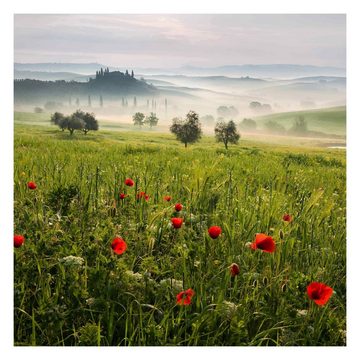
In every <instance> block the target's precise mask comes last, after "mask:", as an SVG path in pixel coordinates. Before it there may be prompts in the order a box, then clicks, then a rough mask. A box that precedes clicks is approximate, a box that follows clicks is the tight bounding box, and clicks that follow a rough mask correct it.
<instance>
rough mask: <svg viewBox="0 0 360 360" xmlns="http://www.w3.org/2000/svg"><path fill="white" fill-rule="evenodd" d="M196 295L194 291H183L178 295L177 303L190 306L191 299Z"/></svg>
mask: <svg viewBox="0 0 360 360" xmlns="http://www.w3.org/2000/svg"><path fill="white" fill-rule="evenodd" d="M194 295H195V291H194V290H193V289H187V290H185V291H181V292H179V293H178V294H177V295H176V303H177V304H178V305H190V304H191V299H192V297H193V296H194Z"/></svg>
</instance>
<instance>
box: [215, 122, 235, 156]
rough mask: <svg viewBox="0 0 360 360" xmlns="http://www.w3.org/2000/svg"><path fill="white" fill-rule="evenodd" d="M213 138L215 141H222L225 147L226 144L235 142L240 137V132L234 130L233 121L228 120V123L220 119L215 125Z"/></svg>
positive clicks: (226, 146)
mask: <svg viewBox="0 0 360 360" xmlns="http://www.w3.org/2000/svg"><path fill="white" fill-rule="evenodd" d="M215 138H216V141H217V142H223V143H224V145H225V149H227V148H228V144H229V143H231V144H237V143H238V142H239V139H240V134H239V133H238V132H237V130H236V125H235V123H234V121H232V120H230V121H229V122H228V123H226V122H224V121H220V122H218V123H217V124H216V126H215Z"/></svg>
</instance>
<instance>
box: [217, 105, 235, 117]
mask: <svg viewBox="0 0 360 360" xmlns="http://www.w3.org/2000/svg"><path fill="white" fill-rule="evenodd" d="M216 111H217V113H218V115H219V116H221V117H224V118H231V117H232V118H234V117H236V116H238V114H239V111H238V110H237V109H236V107H234V106H229V107H227V106H219V107H218V108H217V110H216Z"/></svg>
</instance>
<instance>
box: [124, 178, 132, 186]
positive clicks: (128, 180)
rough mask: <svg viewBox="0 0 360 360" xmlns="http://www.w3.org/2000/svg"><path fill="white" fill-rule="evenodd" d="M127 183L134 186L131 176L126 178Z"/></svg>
mask: <svg viewBox="0 0 360 360" xmlns="http://www.w3.org/2000/svg"><path fill="white" fill-rule="evenodd" d="M125 185H126V186H134V180H133V179H130V178H128V179H126V180H125Z"/></svg>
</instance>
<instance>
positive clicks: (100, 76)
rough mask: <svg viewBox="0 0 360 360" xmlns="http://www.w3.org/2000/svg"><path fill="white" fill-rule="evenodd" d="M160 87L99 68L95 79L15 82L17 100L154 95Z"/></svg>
mask: <svg viewBox="0 0 360 360" xmlns="http://www.w3.org/2000/svg"><path fill="white" fill-rule="evenodd" d="M157 93H158V90H157V88H156V87H154V86H153V85H150V84H148V83H146V82H145V81H144V80H138V79H136V78H135V76H134V72H133V71H132V72H131V74H129V73H128V71H126V72H125V73H122V72H120V71H112V72H110V71H109V69H105V70H104V69H100V71H98V72H97V73H96V76H95V78H94V79H92V78H89V80H88V81H87V82H77V81H65V80H57V81H41V80H32V79H21V80H15V81H14V96H15V102H18V101H21V102H29V101H36V100H39V99H47V100H48V101H66V100H67V98H68V96H69V94H70V95H71V96H72V97H74V98H80V97H82V98H84V97H85V98H86V97H88V96H100V95H101V96H107V97H108V98H112V99H113V98H116V97H117V98H118V97H119V96H124V95H151V94H152V95H155V94H157Z"/></svg>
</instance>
